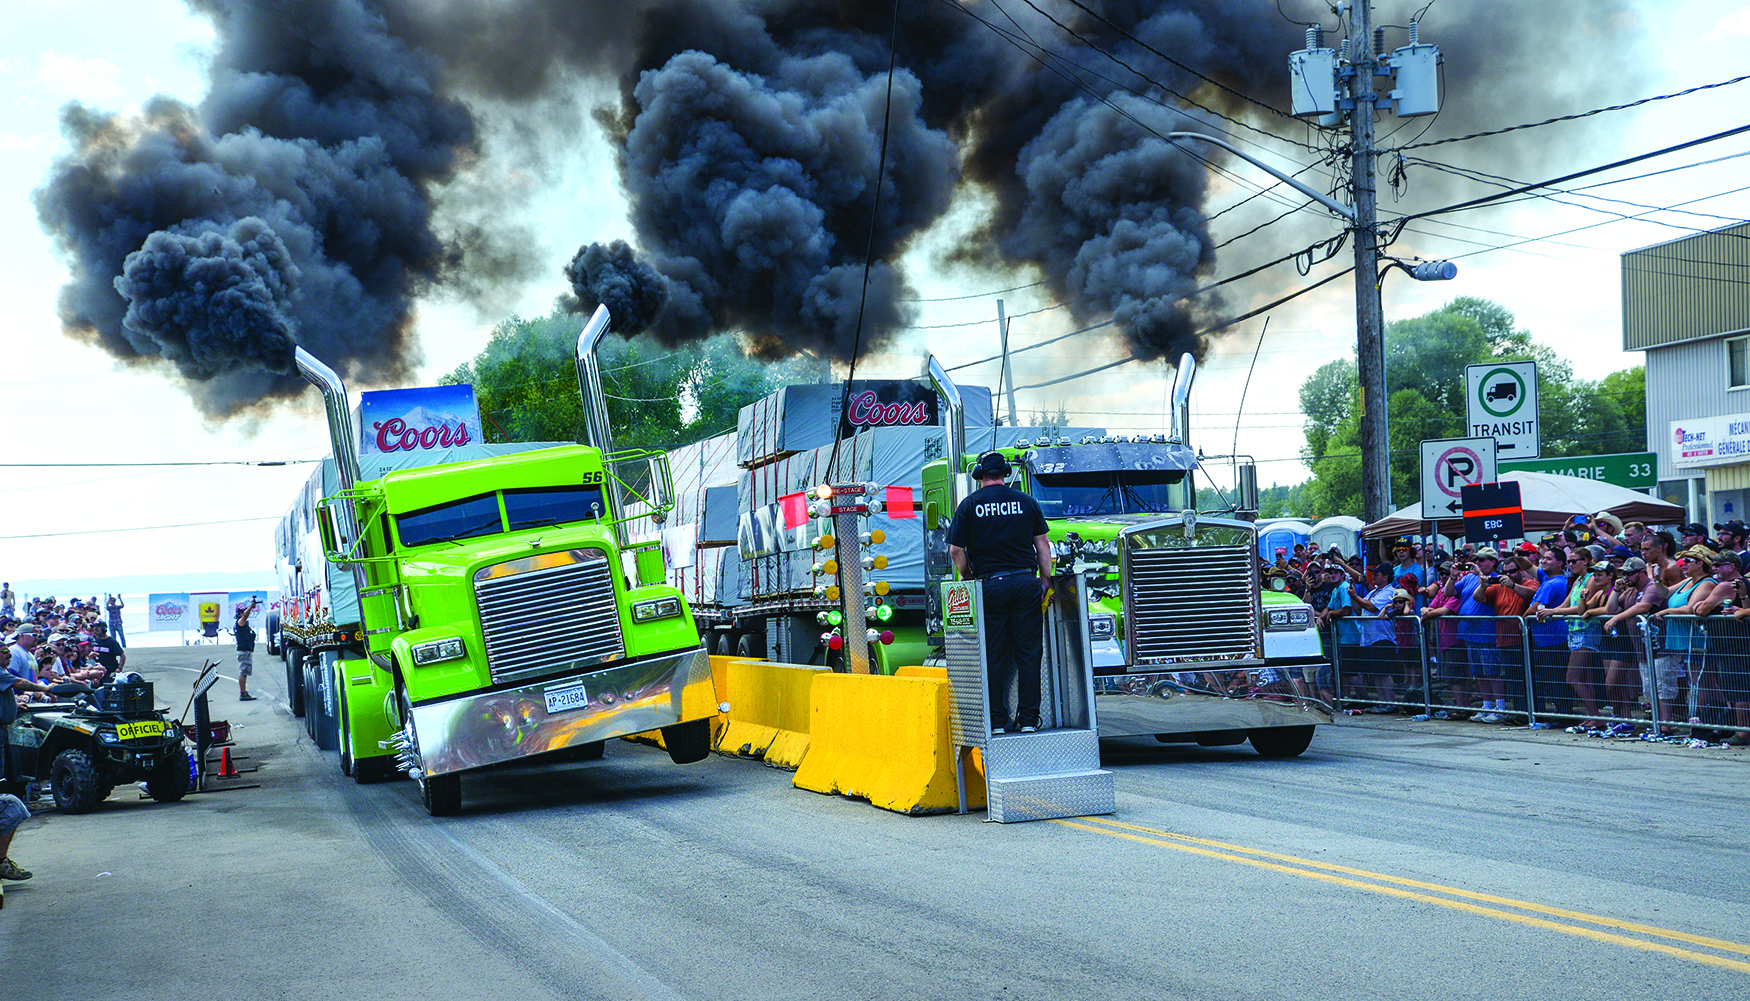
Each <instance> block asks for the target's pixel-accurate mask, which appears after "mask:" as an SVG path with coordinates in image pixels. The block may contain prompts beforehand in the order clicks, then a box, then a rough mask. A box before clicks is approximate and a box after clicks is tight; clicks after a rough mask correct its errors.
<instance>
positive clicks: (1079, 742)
mask: <svg viewBox="0 0 1750 1001" xmlns="http://www.w3.org/2000/svg"><path fill="white" fill-rule="evenodd" d="M984 763H985V764H984V767H985V799H986V802H987V804H988V809H989V814H988V816H989V817H990V819H991V820H994V821H996V822H997V823H999V824H1012V823H1015V822H1017V821H1023V820H1050V819H1052V818H1054V817H1088V816H1094V815H1096V814H1103V813H1113V812H1115V811H1116V807H1115V806H1114V804H1113V790H1112V773H1111V772H1108V771H1104V770H1102V769H1101V768H1100V737H1099V734H1097V733H1095V732H1094V731H1092V730H1073V729H1062V730H1041V731H1039V732H1038V733H1013V734H1004V735H1003V736H1000V737H992V738H991V739H990V743H988V744H986V745H985V747H984Z"/></svg>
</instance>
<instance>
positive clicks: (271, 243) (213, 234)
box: [115, 216, 301, 380]
mask: <svg viewBox="0 0 1750 1001" xmlns="http://www.w3.org/2000/svg"><path fill="white" fill-rule="evenodd" d="M300 274H301V272H300V271H299V270H298V266H297V265H296V264H293V263H292V255H291V254H290V252H288V251H287V250H286V245H285V244H284V243H282V242H280V238H279V236H278V235H276V234H275V233H274V231H273V230H272V229H271V228H269V227H268V225H267V223H265V222H262V221H261V220H260V219H257V218H255V217H254V216H251V217H249V218H247V219H240V220H238V221H237V222H235V223H232V224H231V226H230V227H229V228H227V229H223V230H221V229H217V228H203V229H202V230H201V231H199V232H196V233H180V232H172V231H168V230H160V231H158V232H156V233H153V234H152V235H151V236H148V237H146V242H145V243H144V244H143V245H142V246H141V247H140V249H139V250H136V251H134V252H133V253H131V254H129V255H128V257H127V261H126V262H124V263H123V265H122V275H121V277H120V278H117V279H116V280H115V289H116V291H117V292H120V293H121V294H122V297H123V298H124V299H126V300H127V301H128V311H127V314H126V315H125V316H123V317H122V332H123V333H124V334H126V335H127V336H128V337H129V338H130V339H131V342H132V343H133V344H134V346H135V347H137V348H138V349H139V350H140V351H141V352H142V353H146V354H157V355H162V356H164V357H165V358H167V359H169V360H170V361H171V362H173V363H175V365H176V368H177V370H178V371H180V372H181V373H182V374H183V375H185V376H187V377H188V378H190V379H195V380H205V379H211V378H212V377H214V376H216V375H222V374H224V373H226V372H229V371H231V370H232V369H234V368H237V367H238V366H240V365H248V366H253V367H258V368H263V369H266V370H268V371H269V372H281V373H283V372H290V371H291V370H292V351H293V349H294V348H295V347H296V346H297V344H296V342H295V341H294V340H293V338H292V321H291V317H290V315H289V314H288V312H287V307H288V306H289V305H290V303H291V300H292V296H293V294H294V293H295V292H296V291H297V288H298V278H299V275H300ZM142 338H144V340H142Z"/></svg>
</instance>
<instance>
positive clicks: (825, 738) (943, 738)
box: [792, 674, 984, 815]
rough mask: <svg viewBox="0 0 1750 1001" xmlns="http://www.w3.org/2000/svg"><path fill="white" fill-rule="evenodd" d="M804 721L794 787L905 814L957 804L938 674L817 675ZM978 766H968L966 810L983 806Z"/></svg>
mask: <svg viewBox="0 0 1750 1001" xmlns="http://www.w3.org/2000/svg"><path fill="white" fill-rule="evenodd" d="M810 716H811V719H810V724H809V734H810V744H809V748H808V756H807V757H805V758H803V759H802V765H801V767H800V768H798V769H797V770H796V777H795V779H793V780H792V784H793V785H795V786H796V788H798V789H808V790H812V791H814V792H821V793H839V794H842V795H845V796H851V797H854V798H857V799H866V800H868V801H869V802H870V803H871V804H873V805H875V806H878V807H881V808H882V809H884V810H893V811H895V812H897V813H906V814H913V815H916V814H924V813H943V812H947V811H951V810H954V809H956V808H957V807H958V806H959V795H958V793H957V790H956V788H955V784H954V749H953V747H952V743H951V741H950V738H949V731H948V683H947V680H946V678H945V677H944V678H934V677H900V676H897V675H896V676H893V677H885V676H882V675H862V674H821V675H820V676H818V677H816V678H815V679H814V684H813V688H812V698H811V701H810ZM978 764H980V762H977V761H976V759H974V761H971V762H969V763H968V768H967V782H966V784H967V800H968V805H969V806H983V805H984V779H983V777H982V772H979V771H976V770H975V767H976V765H978Z"/></svg>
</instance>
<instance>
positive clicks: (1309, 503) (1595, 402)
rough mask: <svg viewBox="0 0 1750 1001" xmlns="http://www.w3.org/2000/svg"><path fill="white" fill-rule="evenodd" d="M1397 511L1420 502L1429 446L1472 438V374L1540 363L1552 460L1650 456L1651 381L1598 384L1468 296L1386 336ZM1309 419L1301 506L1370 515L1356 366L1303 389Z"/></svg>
mask: <svg viewBox="0 0 1750 1001" xmlns="http://www.w3.org/2000/svg"><path fill="white" fill-rule="evenodd" d="M1385 359H1386V389H1387V391H1388V392H1389V394H1390V396H1389V399H1388V401H1387V408H1388V413H1389V414H1390V421H1389V432H1388V433H1389V437H1390V450H1391V467H1392V468H1391V484H1392V502H1393V503H1394V504H1397V505H1400V506H1401V505H1405V504H1412V503H1414V502H1415V501H1417V500H1418V499H1419V497H1418V490H1419V485H1420V470H1419V468H1418V466H1419V464H1420V461H1421V455H1420V448H1419V446H1420V443H1421V442H1422V441H1424V440H1427V439H1431V438H1458V437H1463V436H1464V430H1465V399H1464V394H1465V377H1464V370H1465V367H1466V366H1467V365H1474V364H1479V363H1482V362H1487V361H1524V360H1532V361H1536V362H1537V374H1538V410H1539V421H1540V424H1541V427H1540V431H1541V437H1542V446H1543V447H1542V451H1543V454H1544V455H1545V456H1550V457H1556V458H1560V457H1563V456H1571V455H1598V454H1604V453H1609V452H1638V451H1642V450H1644V449H1645V448H1646V380H1645V378H1644V377H1643V373H1642V370H1641V369H1640V368H1639V367H1636V368H1632V369H1625V370H1623V371H1620V372H1613V373H1611V374H1610V375H1608V376H1605V377H1604V378H1603V379H1601V380H1599V381H1597V382H1591V381H1588V380H1585V379H1580V378H1577V377H1576V376H1575V375H1574V368H1573V365H1572V364H1571V363H1570V362H1569V361H1568V360H1567V359H1566V358H1563V357H1561V356H1559V355H1557V354H1556V353H1555V352H1554V351H1553V350H1551V349H1550V348H1549V346H1548V345H1544V344H1540V343H1538V342H1537V341H1536V340H1534V339H1533V337H1532V335H1531V333H1530V332H1529V331H1526V330H1524V329H1522V328H1520V327H1519V326H1518V324H1517V322H1516V320H1515V319H1514V317H1513V314H1512V313H1511V312H1509V311H1508V310H1507V309H1506V307H1504V306H1502V305H1500V304H1499V303H1496V302H1492V301H1490V300H1487V299H1478V298H1474V297H1463V298H1459V299H1454V300H1453V301H1451V302H1449V303H1447V304H1446V305H1445V306H1443V307H1441V308H1440V309H1437V310H1435V311H1434V312H1432V313H1428V314H1426V315H1423V316H1418V317H1412V318H1409V319H1405V320H1396V321H1393V322H1392V323H1390V324H1387V325H1386V330H1385ZM1300 409H1301V413H1302V414H1304V415H1305V417H1306V423H1305V425H1304V428H1305V432H1306V447H1305V449H1304V450H1303V451H1302V453H1301V457H1302V459H1303V460H1304V461H1305V462H1306V464H1307V466H1308V468H1309V469H1311V470H1312V479H1311V480H1309V481H1307V483H1306V484H1305V485H1304V487H1305V489H1304V490H1303V491H1302V492H1301V494H1300V498H1301V501H1302V504H1303V506H1304V508H1305V510H1302V511H1298V512H1296V513H1297V514H1301V515H1303V516H1306V517H1313V518H1323V517H1327V516H1329V515H1333V514H1354V513H1357V512H1359V511H1360V510H1361V459H1360V452H1361V428H1360V420H1361V391H1360V387H1359V384H1358V380H1357V377H1356V370H1355V363H1354V361H1353V360H1350V359H1343V360H1339V361H1333V362H1329V363H1327V364H1325V365H1323V366H1321V367H1320V368H1319V369H1318V370H1317V371H1315V372H1314V373H1313V374H1312V375H1311V376H1310V377H1308V379H1307V380H1306V382H1305V383H1303V384H1302V385H1301V387H1300Z"/></svg>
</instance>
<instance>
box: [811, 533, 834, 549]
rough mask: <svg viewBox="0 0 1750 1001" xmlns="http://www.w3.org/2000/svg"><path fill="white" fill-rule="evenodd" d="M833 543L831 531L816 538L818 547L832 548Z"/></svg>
mask: <svg viewBox="0 0 1750 1001" xmlns="http://www.w3.org/2000/svg"><path fill="white" fill-rule="evenodd" d="M832 544H833V538H832V535H831V533H828V534H826V535H822V536H821V537H820V538H818V539H815V540H814V548H816V549H831V548H832Z"/></svg>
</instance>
